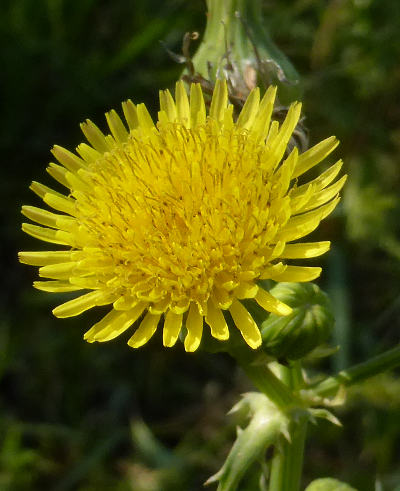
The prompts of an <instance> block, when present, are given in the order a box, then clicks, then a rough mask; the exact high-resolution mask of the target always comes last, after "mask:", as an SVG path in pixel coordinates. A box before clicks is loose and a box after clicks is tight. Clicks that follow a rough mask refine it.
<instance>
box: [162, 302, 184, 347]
mask: <svg viewBox="0 0 400 491" xmlns="http://www.w3.org/2000/svg"><path fill="white" fill-rule="evenodd" d="M182 318H183V315H182V314H175V313H174V312H172V310H168V312H167V314H166V316H165V321H164V330H163V344H164V346H167V347H169V348H171V347H172V346H174V344H175V343H176V340H177V339H178V336H179V333H180V331H181V327H182Z"/></svg>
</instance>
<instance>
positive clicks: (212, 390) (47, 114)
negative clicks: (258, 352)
mask: <svg viewBox="0 0 400 491" xmlns="http://www.w3.org/2000/svg"><path fill="white" fill-rule="evenodd" d="M264 14H265V21H266V25H267V26H268V28H269V30H270V32H271V34H272V36H273V38H274V40H275V42H276V43H277V45H278V46H279V47H280V48H281V49H282V50H283V51H284V52H285V53H286V55H288V56H289V57H290V59H291V60H292V62H293V63H294V64H295V66H296V68H297V69H298V70H299V72H300V74H301V76H302V79H303V82H304V87H305V91H304V104H305V105H304V110H305V114H306V115H307V121H306V124H307V126H308V128H309V131H310V140H311V142H312V143H315V142H317V141H318V140H320V139H323V138H325V137H327V136H329V135H332V134H336V135H337V136H338V137H339V138H340V140H341V142H342V144H341V146H340V148H339V150H337V151H336V152H335V156H334V157H336V158H339V156H340V157H342V158H343V159H344V160H345V165H346V172H347V173H348V174H349V176H350V177H349V182H348V184H347V185H346V189H345V191H344V198H343V200H342V204H341V206H340V208H339V210H338V211H337V212H335V215H334V216H333V217H332V218H329V219H327V220H326V221H325V223H324V224H323V225H322V227H320V230H319V231H318V232H317V233H316V237H323V238H324V239H327V238H329V239H331V240H332V241H333V243H334V248H333V250H332V251H331V253H329V254H327V255H326V257H325V258H324V259H323V260H322V261H321V260H319V261H318V264H321V262H322V265H323V266H324V273H323V276H322V278H321V280H320V282H319V284H320V285H321V286H322V287H323V288H324V289H325V290H326V291H328V292H329V293H330V295H331V298H332V300H333V302H334V306H335V310H336V316H337V324H336V331H335V336H334V339H333V340H332V343H333V344H338V343H339V344H341V345H342V349H341V351H340V352H339V353H338V354H337V355H336V356H335V357H333V359H332V360H331V361H330V362H326V361H325V362H324V364H323V365H321V367H314V368H318V369H319V368H322V369H324V370H326V371H333V370H335V369H338V368H341V367H344V366H347V365H349V364H351V363H354V362H357V361H359V360H362V359H365V358H367V357H368V356H370V355H373V354H376V353H379V352H381V351H383V350H384V349H387V348H390V347H392V346H393V345H394V344H396V343H398V341H399V333H400V322H399V318H400V315H399V314H400V294H399V292H400V274H399V273H400V261H399V260H400V242H399V228H400V220H399V217H400V206H399V199H398V197H399V189H400V172H399V169H400V157H399V154H400V83H399V82H400V43H399V32H400V2H397V1H395V0H375V1H373V0H353V1H350V0H348V1H345V0H331V1H322V0H297V1H277V0H276V1H274V0H266V1H265V3H264ZM205 19H206V17H205V5H204V3H203V1H202V0H192V1H190V2H188V1H185V0H169V1H161V0H148V1H147V2H143V1H138V0H137V1H134V0H114V1H113V2H109V1H105V0H80V1H79V2H78V1H66V0H2V1H1V14H0V35H1V39H0V59H1V68H0V107H1V132H0V148H1V152H2V164H1V165H2V171H3V174H2V179H1V181H0V185H1V193H0V199H1V208H0V213H1V226H2V232H3V237H2V240H1V249H2V275H1V281H2V283H1V297H0V302H1V303H0V307H1V313H0V346H1V348H0V383H1V394H0V435H1V436H0V490H2V491H19V490H44V489H45V490H54V491H68V490H79V491H94V490H96V491H103V490H104V491H105V490H111V489H112V490H117V491H129V490H131V491H132V490H134V491H159V490H162V491H164V490H166V491H168V490H184V491H185V490H200V489H202V483H203V482H204V481H205V480H206V479H207V477H209V476H210V475H211V474H212V473H214V472H215V471H216V470H217V469H218V468H219V466H220V465H221V464H222V462H223V459H224V457H225V456H226V454H227V452H228V450H229V447H230V445H231V444H232V442H233V439H234V435H235V421H234V420H232V419H231V418H229V417H226V412H227V411H228V409H229V408H230V407H231V406H232V405H233V404H234V402H235V401H237V399H238V397H239V395H240V394H241V393H243V392H244V391H246V390H249V389H250V385H249V384H248V382H247V381H246V379H245V378H244V376H243V375H242V374H241V373H240V372H239V371H238V370H237V369H236V367H235V365H234V363H233V362H232V361H231V360H230V359H229V358H227V357H225V356H223V355H207V354H206V353H202V352H198V353H195V354H185V353H184V351H183V348H182V345H179V346H176V347H175V348H174V349H168V350H167V349H163V348H162V346H161V340H160V336H155V338H154V339H153V340H152V341H151V343H149V345H147V346H146V347H144V348H142V349H140V350H138V351H133V350H131V349H130V348H128V347H127V345H126V344H125V341H126V339H118V340H115V341H113V342H110V343H106V344H96V345H89V344H87V343H85V342H83V341H82V335H83V333H84V331H85V330H87V328H88V327H89V326H90V325H91V323H93V322H95V321H96V320H97V319H99V318H100V317H101V314H102V313H100V312H99V311H97V312H93V313H87V314H84V315H81V316H79V318H78V319H68V320H57V319H55V318H53V316H52V315H51V309H52V308H53V307H54V306H55V305H57V304H58V303H60V302H61V301H62V300H63V299H64V298H65V295H64V296H61V295H60V296H59V297H57V296H56V295H49V294H45V293H42V292H39V291H34V290H33V289H32V287H31V283H32V281H33V280H34V279H36V269H35V268H30V267H25V266H21V265H19V264H18V263H17V260H16V254H17V251H18V250H35V249H38V248H39V247H40V245H39V244H38V241H35V240H34V239H31V238H29V237H28V236H25V235H24V234H23V233H22V232H21V231H20V224H21V221H22V217H21V215H20V207H21V205H22V204H32V205H38V204H39V200H38V199H37V198H36V197H35V196H34V195H33V193H31V192H30V191H29V190H28V186H29V184H30V182H31V180H33V179H35V180H39V181H40V182H43V183H44V184H47V185H52V182H51V179H50V177H49V176H47V174H46V172H45V167H46V164H47V163H48V162H49V160H50V159H51V155H50V152H49V150H50V148H51V146H52V145H53V144H54V143H57V144H60V145H62V146H65V147H67V148H70V149H72V148H73V147H75V146H76V145H77V144H78V143H80V142H81V141H82V137H81V135H80V130H79V126H78V123H79V122H81V121H83V120H84V119H85V118H87V117H90V118H91V119H92V120H93V121H96V123H97V124H98V125H99V126H100V127H101V128H103V129H105V121H104V112H105V111H106V110H108V109H110V108H112V107H114V108H118V107H119V104H120V102H121V101H122V100H125V99H127V98H132V99H133V100H134V101H135V102H145V103H146V104H147V105H148V107H149V109H150V111H152V113H153V114H154V115H155V114H156V109H157V94H158V89H159V88H166V87H170V88H172V87H173V86H174V82H175V80H176V79H177V77H179V74H180V72H181V69H182V67H181V66H179V65H177V64H175V63H174V62H173V61H172V60H171V59H169V57H168V55H167V54H166V52H165V49H164V48H163V47H162V46H161V45H160V43H159V40H162V41H163V42H164V43H165V45H166V46H167V47H168V48H169V49H171V50H172V51H175V52H180V49H181V40H182V36H183V34H184V33H185V32H186V31H193V30H197V31H199V32H200V33H202V32H203V30H204V26H205ZM336 414H337V415H338V416H339V417H340V418H341V420H342V422H343V424H344V427H343V428H337V427H333V426H332V425H329V424H328V423H320V424H319V426H318V428H311V431H310V436H309V440H308V447H307V453H306V463H305V480H304V484H307V483H308V482H309V481H310V480H311V479H312V478H317V477H323V476H327V475H332V476H335V477H337V478H340V479H343V480H345V481H348V482H349V483H351V484H352V485H353V486H355V487H357V488H358V489H359V490H361V491H364V490H365V491H373V490H377V491H378V490H383V491H385V490H395V489H397V490H398V489H400V424H399V422H400V382H399V379H396V377H395V376H393V375H390V376H381V377H379V378H377V379H375V380H373V381H370V382H368V383H367V384H365V385H364V386H363V387H360V388H357V389H355V390H353V391H351V392H350V393H349V395H348V400H347V405H346V406H345V407H344V408H341V409H338V410H337V411H336ZM242 489H243V490H244V489H248V490H252V489H257V488H256V484H255V482H254V481H252V477H251V475H249V476H248V478H247V479H246V480H245V482H244V484H243V488H242Z"/></svg>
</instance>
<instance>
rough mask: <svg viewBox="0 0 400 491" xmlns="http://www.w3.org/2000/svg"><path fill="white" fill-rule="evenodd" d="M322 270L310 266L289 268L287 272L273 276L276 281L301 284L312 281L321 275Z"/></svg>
mask: <svg viewBox="0 0 400 491" xmlns="http://www.w3.org/2000/svg"><path fill="white" fill-rule="evenodd" d="M321 271H322V268H318V267H310V266H288V267H287V268H286V269H285V271H284V272H283V273H281V274H278V275H276V276H271V279H273V280H274V281H285V282H293V283H301V282H305V281H312V280H315V278H318V276H319V275H320V274H321Z"/></svg>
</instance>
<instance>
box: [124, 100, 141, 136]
mask: <svg viewBox="0 0 400 491" xmlns="http://www.w3.org/2000/svg"><path fill="white" fill-rule="evenodd" d="M122 110H123V112H124V116H125V119H126V122H127V123H128V126H129V129H131V130H134V129H136V128H137V127H138V126H139V120H138V116H137V111H136V106H135V104H134V103H133V102H132V101H131V100H130V99H128V100H127V101H125V102H123V103H122Z"/></svg>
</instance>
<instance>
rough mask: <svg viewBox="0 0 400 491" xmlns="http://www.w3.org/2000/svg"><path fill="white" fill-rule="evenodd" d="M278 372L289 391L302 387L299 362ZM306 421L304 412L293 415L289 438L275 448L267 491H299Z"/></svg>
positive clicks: (306, 416)
mask: <svg viewBox="0 0 400 491" xmlns="http://www.w3.org/2000/svg"><path fill="white" fill-rule="evenodd" d="M280 372H281V377H282V380H283V381H284V382H285V384H287V386H288V387H289V388H290V389H291V390H293V391H296V390H299V389H300V388H301V386H302V385H303V377H302V373H301V365H300V362H295V363H293V366H292V367H284V366H280ZM308 419H309V417H308V415H307V413H306V412H305V411H297V412H296V413H294V414H293V417H292V421H291V424H290V426H289V438H288V439H284V440H283V439H282V442H281V445H280V447H275V454H274V457H273V459H272V465H271V476H270V483H269V491H298V490H299V489H300V482H301V474H302V468H303V456H304V444H305V440H306V432H307V422H308Z"/></svg>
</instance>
